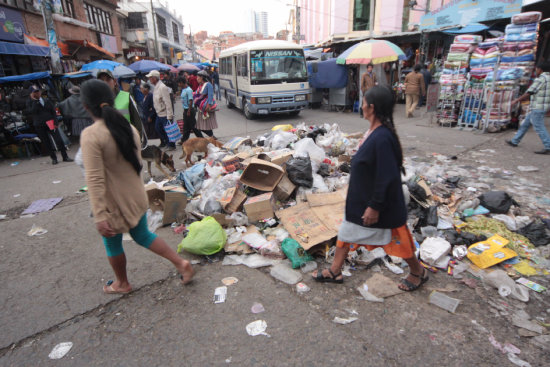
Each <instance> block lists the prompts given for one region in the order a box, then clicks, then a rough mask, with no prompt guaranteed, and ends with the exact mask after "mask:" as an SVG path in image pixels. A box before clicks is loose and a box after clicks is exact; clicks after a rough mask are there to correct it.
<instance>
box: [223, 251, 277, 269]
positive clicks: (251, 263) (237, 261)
mask: <svg viewBox="0 0 550 367" xmlns="http://www.w3.org/2000/svg"><path fill="white" fill-rule="evenodd" d="M278 262H279V260H275V259H269V258H267V257H265V256H262V255H260V254H252V255H227V256H225V257H224V258H223V261H222V265H246V266H248V267H249V268H252V269H256V268H262V267H264V266H271V265H275V264H276V263H278Z"/></svg>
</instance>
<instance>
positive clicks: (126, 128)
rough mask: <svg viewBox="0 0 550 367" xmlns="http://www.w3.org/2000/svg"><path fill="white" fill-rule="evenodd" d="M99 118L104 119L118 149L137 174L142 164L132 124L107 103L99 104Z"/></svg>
mask: <svg viewBox="0 0 550 367" xmlns="http://www.w3.org/2000/svg"><path fill="white" fill-rule="evenodd" d="M101 118H102V119H103V120H104V121H105V125H106V126H107V129H109V132H110V133H111V135H112V136H113V139H115V142H116V145H117V147H118V150H119V151H120V153H121V154H122V156H123V157H124V159H126V160H127V161H128V162H129V163H130V164H131V165H132V167H134V169H135V170H136V173H137V174H138V175H139V174H140V173H141V169H142V165H141V162H140V161H139V160H138V157H137V154H136V150H137V146H136V142H135V140H134V132H133V131H132V126H131V125H130V123H129V122H128V120H126V118H125V117H124V116H122V114H121V113H120V112H118V111H117V110H116V109H114V108H113V107H111V106H110V105H109V104H107V103H102V104H101Z"/></svg>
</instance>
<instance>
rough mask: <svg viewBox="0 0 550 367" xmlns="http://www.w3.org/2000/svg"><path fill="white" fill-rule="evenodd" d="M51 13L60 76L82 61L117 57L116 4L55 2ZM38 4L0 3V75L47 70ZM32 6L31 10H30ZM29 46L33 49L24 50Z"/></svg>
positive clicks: (27, 0)
mask: <svg viewBox="0 0 550 367" xmlns="http://www.w3.org/2000/svg"><path fill="white" fill-rule="evenodd" d="M52 2H53V3H54V4H55V5H56V6H55V9H56V10H57V12H56V13H54V14H53V19H54V25H55V30H56V35H57V42H58V45H59V47H60V49H61V52H62V55H63V57H62V66H63V69H64V71H65V72H69V71H75V70H77V69H78V67H79V66H80V65H81V64H82V63H84V62H87V61H90V60H96V59H102V58H108V59H110V58H116V57H117V55H119V54H121V52H122V51H121V50H122V48H121V40H120V37H118V35H119V34H120V31H119V24H118V18H117V16H116V8H117V1H116V0H55V1H52ZM37 4H39V2H37V1H32V0H0V23H2V25H3V27H0V42H6V43H7V45H6V46H5V47H3V51H2V53H1V55H0V64H1V65H0V66H1V68H0V74H3V75H15V74H25V73H29V72H33V71H42V70H48V69H49V62H48V61H47V59H46V58H45V57H44V56H46V57H47V56H48V55H49V49H48V41H47V40H46V30H45V27H44V19H43V16H42V13H41V10H40V7H39V5H37ZM35 6H36V7H35ZM24 45H32V46H33V47H24Z"/></svg>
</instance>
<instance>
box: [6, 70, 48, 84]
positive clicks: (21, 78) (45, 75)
mask: <svg viewBox="0 0 550 367" xmlns="http://www.w3.org/2000/svg"><path fill="white" fill-rule="evenodd" d="M49 77H50V72H49V71H39V72H37V73H30V74H23V75H13V76H5V77H3V78H0V83H10V82H24V81H26V80H38V79H47V78H49Z"/></svg>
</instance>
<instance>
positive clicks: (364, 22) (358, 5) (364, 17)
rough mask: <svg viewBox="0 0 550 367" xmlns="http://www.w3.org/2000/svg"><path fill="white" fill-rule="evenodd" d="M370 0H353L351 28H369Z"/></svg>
mask: <svg viewBox="0 0 550 367" xmlns="http://www.w3.org/2000/svg"><path fill="white" fill-rule="evenodd" d="M369 13H370V0H355V5H354V8H353V30H354V31H366V30H368V29H369Z"/></svg>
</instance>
